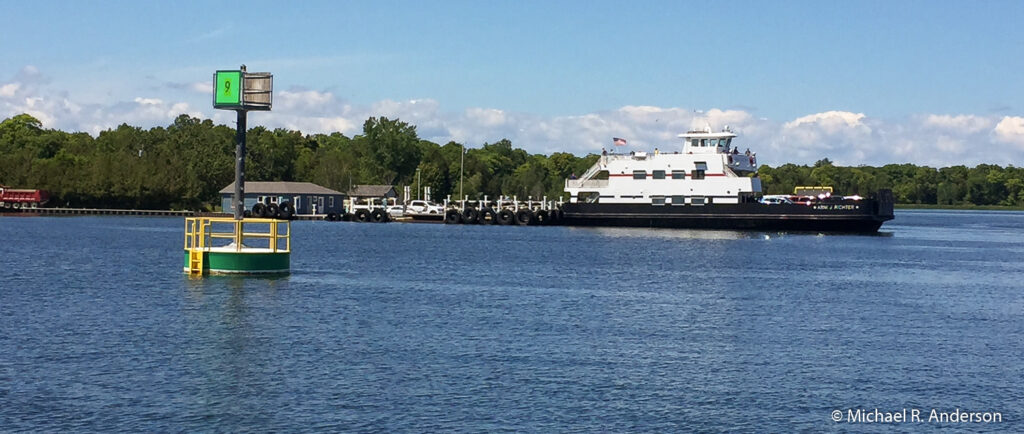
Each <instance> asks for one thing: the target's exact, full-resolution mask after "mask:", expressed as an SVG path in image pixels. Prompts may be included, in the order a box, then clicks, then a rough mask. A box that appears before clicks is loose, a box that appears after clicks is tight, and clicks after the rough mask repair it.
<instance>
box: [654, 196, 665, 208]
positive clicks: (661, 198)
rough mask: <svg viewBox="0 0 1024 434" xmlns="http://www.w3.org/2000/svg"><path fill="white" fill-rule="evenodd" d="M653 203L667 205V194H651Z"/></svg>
mask: <svg viewBox="0 0 1024 434" xmlns="http://www.w3.org/2000/svg"><path fill="white" fill-rule="evenodd" d="M651 205H654V206H662V205H665V196H651Z"/></svg>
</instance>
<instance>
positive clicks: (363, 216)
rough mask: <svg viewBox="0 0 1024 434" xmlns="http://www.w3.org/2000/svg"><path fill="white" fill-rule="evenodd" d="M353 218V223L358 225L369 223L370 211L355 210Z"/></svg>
mask: <svg viewBox="0 0 1024 434" xmlns="http://www.w3.org/2000/svg"><path fill="white" fill-rule="evenodd" d="M355 217H356V218H355V221H357V222H359V223H366V222H368V221H370V211H367V210H365V209H357V210H356V215H355Z"/></svg>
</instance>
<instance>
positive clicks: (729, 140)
mask: <svg viewBox="0 0 1024 434" xmlns="http://www.w3.org/2000/svg"><path fill="white" fill-rule="evenodd" d="M729 146H732V137H730V138H728V139H725V147H729Z"/></svg>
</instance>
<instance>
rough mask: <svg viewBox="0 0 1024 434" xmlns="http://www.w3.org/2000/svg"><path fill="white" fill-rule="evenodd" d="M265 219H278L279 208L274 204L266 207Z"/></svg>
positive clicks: (279, 214) (279, 215)
mask: <svg viewBox="0 0 1024 434" xmlns="http://www.w3.org/2000/svg"><path fill="white" fill-rule="evenodd" d="M267 217H270V218H272V219H276V218H280V217H281V208H278V206H277V204H276V203H272V204H270V205H267Z"/></svg>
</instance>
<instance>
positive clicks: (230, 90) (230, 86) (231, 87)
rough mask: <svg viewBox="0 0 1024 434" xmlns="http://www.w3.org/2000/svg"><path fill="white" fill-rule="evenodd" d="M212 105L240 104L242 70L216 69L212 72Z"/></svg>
mask: <svg viewBox="0 0 1024 434" xmlns="http://www.w3.org/2000/svg"><path fill="white" fill-rule="evenodd" d="M213 105H214V107H219V106H240V105H242V71H217V73H216V74H214V79H213Z"/></svg>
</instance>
